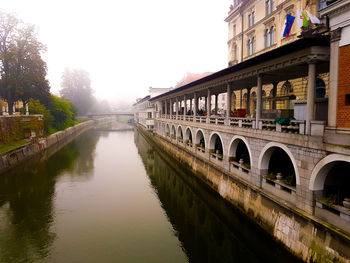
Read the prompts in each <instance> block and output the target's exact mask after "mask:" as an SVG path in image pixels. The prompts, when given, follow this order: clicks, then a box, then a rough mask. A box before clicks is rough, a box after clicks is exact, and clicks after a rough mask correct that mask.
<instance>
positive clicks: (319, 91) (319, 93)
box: [315, 78, 326, 99]
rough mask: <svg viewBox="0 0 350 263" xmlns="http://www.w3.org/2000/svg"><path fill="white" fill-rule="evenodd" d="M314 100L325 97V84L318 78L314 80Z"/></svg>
mask: <svg viewBox="0 0 350 263" xmlns="http://www.w3.org/2000/svg"><path fill="white" fill-rule="evenodd" d="M315 96H316V99H321V98H324V97H325V96H326V84H325V83H324V81H323V80H322V79H320V78H317V79H316V94H315Z"/></svg>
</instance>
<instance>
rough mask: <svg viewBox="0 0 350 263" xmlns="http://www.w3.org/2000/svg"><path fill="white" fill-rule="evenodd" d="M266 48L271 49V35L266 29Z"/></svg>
mask: <svg viewBox="0 0 350 263" xmlns="http://www.w3.org/2000/svg"><path fill="white" fill-rule="evenodd" d="M264 37H265V47H269V46H270V34H269V30H268V29H265V35H264Z"/></svg>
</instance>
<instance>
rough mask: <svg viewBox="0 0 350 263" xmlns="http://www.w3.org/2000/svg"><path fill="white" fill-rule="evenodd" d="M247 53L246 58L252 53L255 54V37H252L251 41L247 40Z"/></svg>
mask: <svg viewBox="0 0 350 263" xmlns="http://www.w3.org/2000/svg"><path fill="white" fill-rule="evenodd" d="M247 51H248V56H250V55H253V54H254V52H255V37H252V39H248V42H247Z"/></svg>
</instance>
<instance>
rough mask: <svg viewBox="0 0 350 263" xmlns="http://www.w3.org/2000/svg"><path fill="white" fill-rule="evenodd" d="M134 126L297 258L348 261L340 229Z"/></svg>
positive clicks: (348, 245)
mask: <svg viewBox="0 0 350 263" xmlns="http://www.w3.org/2000/svg"><path fill="white" fill-rule="evenodd" d="M138 129H139V130H140V131H141V132H142V133H143V134H144V135H145V136H147V137H148V138H149V139H150V140H152V141H153V142H154V143H155V144H156V145H157V146H158V147H159V148H160V149H162V151H163V153H164V154H168V155H170V156H171V157H172V158H173V159H175V160H176V161H178V162H180V163H181V164H183V165H185V166H186V167H188V168H189V169H190V170H191V171H192V172H193V174H194V175H195V176H196V177H198V178H199V179H201V180H202V181H203V182H205V183H206V184H207V185H208V186H209V187H210V188H212V189H213V190H215V191H216V192H217V193H218V194H220V196H221V197H222V198H223V199H225V200H226V201H228V202H229V203H230V204H232V205H233V206H234V207H236V208H238V209H240V210H241V211H242V212H244V213H245V214H246V215H247V216H248V217H249V218H250V219H251V220H252V221H253V222H255V223H256V224H257V225H259V226H260V227H261V228H262V229H264V230H265V231H266V232H267V233H269V234H270V235H271V236H272V237H274V238H275V239H276V240H277V241H279V242H280V243H281V244H283V245H284V246H285V247H286V249H288V250H289V251H291V252H292V253H293V254H295V255H296V256H297V257H299V258H301V259H303V260H304V261H306V262H349V259H350V238H349V236H348V235H347V234H346V233H344V232H342V231H341V230H340V229H337V228H334V227H332V226H331V225H329V224H327V223H326V222H323V221H320V220H318V219H316V218H314V217H312V216H309V215H307V214H305V213H303V212H302V211H301V210H299V209H297V208H295V207H291V206H289V205H288V204H287V203H285V202H282V201H281V200H279V199H278V198H277V197H276V196H274V195H271V194H269V193H266V192H265V191H264V190H263V189H261V188H258V187H256V186H254V185H252V184H250V183H248V182H245V181H244V180H242V179H240V177H239V176H233V175H231V174H228V173H227V172H226V171H225V170H224V169H222V168H221V167H218V166H216V165H215V164H213V163H209V162H207V161H206V160H205V159H204V158H202V157H201V156H197V155H196V154H194V153H193V152H190V151H188V150H187V149H185V148H184V147H181V146H179V145H177V144H174V143H172V142H171V141H170V140H167V139H165V138H163V137H161V136H159V135H157V134H151V133H149V132H147V131H145V130H144V129H143V128H142V127H141V126H138Z"/></svg>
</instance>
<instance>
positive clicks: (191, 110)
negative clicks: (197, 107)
mask: <svg viewBox="0 0 350 263" xmlns="http://www.w3.org/2000/svg"><path fill="white" fill-rule="evenodd" d="M192 112H193V109H192V99H190V116H191V115H192Z"/></svg>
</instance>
